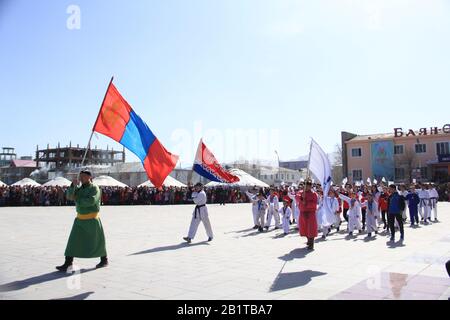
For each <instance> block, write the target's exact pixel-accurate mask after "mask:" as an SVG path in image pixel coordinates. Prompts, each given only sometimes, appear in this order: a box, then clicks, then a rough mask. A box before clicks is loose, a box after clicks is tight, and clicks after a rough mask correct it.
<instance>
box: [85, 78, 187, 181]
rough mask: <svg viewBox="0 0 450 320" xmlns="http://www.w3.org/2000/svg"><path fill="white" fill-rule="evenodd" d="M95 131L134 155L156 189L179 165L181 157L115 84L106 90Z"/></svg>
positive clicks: (111, 84)
mask: <svg viewBox="0 0 450 320" xmlns="http://www.w3.org/2000/svg"><path fill="white" fill-rule="evenodd" d="M93 131H96V132H99V133H101V134H104V135H105V136H108V137H110V138H112V139H114V140H115V141H117V142H119V143H120V144H122V145H123V146H124V147H125V148H127V149H128V150H130V151H131V152H133V153H134V154H135V155H136V156H137V157H138V158H139V159H140V160H141V162H142V164H143V165H144V169H145V171H146V172H147V176H148V178H149V179H150V181H151V182H152V183H153V185H154V186H155V187H157V188H159V187H161V186H162V184H163V181H164V179H165V178H166V177H167V176H168V175H169V173H170V172H171V171H172V170H173V169H174V168H175V166H176V164H177V161H178V156H177V155H174V154H172V153H170V152H169V151H167V150H166V148H164V146H163V145H162V144H161V142H159V140H158V139H157V138H156V137H155V135H154V134H153V132H152V131H151V130H150V129H149V127H148V126H147V124H146V123H145V122H144V121H143V120H142V119H141V118H140V117H139V116H138V115H137V114H136V112H134V110H133V109H132V108H131V106H130V105H129V104H128V102H127V101H126V100H125V99H124V98H123V97H122V95H121V94H120V93H119V91H118V90H117V89H116V87H115V86H114V84H113V83H112V82H111V83H110V84H109V87H108V90H107V91H106V95H105V98H104V100H103V104H102V106H101V108H100V112H99V114H98V116H97V120H96V121H95V124H94V128H93Z"/></svg>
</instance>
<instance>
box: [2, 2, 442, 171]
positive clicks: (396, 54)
mask: <svg viewBox="0 0 450 320" xmlns="http://www.w3.org/2000/svg"><path fill="white" fill-rule="evenodd" d="M69 5H77V6H78V7H79V8H80V12H81V15H80V29H75V30H71V29H68V28H67V25H66V22H67V19H68V18H69V16H70V14H68V13H67V12H66V10H67V8H68V6H69ZM449 39H450V2H449V1H433V0H423V1H414V0H411V1H398V0H397V1H395V0H390V1H356V0H347V1H344V0H342V1H337V0H335V1H331V0H330V1H284V0H277V1H275V0H271V1H268V0H215V1H210V0H203V1H199V0H180V1H175V0H169V1H167V0H164V1H162V0H159V1H137V0H136V1H100V0H97V1H93V0H89V1H77V0H72V1H51V0H47V1H43V0H42V1H31V0H29V1H25V0H14V1H8V0H3V1H2V0H0V40H1V50H0V70H1V71H0V93H1V98H2V104H1V109H0V111H1V113H0V116H1V126H0V145H5V146H6V145H8V146H13V147H16V149H17V152H18V153H19V155H31V154H33V152H34V150H35V148H36V145H37V144H38V145H40V146H46V144H47V143H50V145H52V146H53V145H56V144H57V142H58V141H59V142H61V144H62V145H66V144H68V143H69V141H72V143H73V144H77V143H78V144H80V145H83V144H86V143H87V139H88V137H89V134H90V130H91V128H92V125H93V122H94V121H95V117H96V115H97V112H98V110H99V107H100V103H101V100H102V98H103V95H104V91H105V89H106V86H107V83H108V81H109V79H110V77H111V75H114V76H115V80H114V83H115V84H116V86H117V88H118V89H119V90H120V91H121V93H122V94H123V96H124V97H125V98H126V99H127V100H128V102H129V103H130V104H131V105H132V106H133V108H134V109H135V111H136V112H137V113H138V114H139V115H140V116H141V117H142V118H143V119H144V120H145V121H146V122H147V124H148V125H149V127H150V128H151V129H152V130H153V132H154V133H155V135H156V136H157V137H158V138H159V139H160V140H161V141H162V143H163V144H164V145H165V146H166V147H167V149H169V150H170V151H173V152H174V153H179V154H180V156H181V161H182V162H183V163H189V162H191V161H192V159H193V156H194V152H195V150H196V147H197V143H198V139H199V138H200V136H204V137H205V141H206V142H207V143H208V145H209V146H210V147H211V149H212V151H213V152H214V153H216V156H217V157H218V159H219V161H230V160H233V159H243V158H265V159H271V160H276V155H275V153H274V149H277V150H278V153H279V155H280V157H281V159H291V158H296V157H298V156H301V155H304V154H307V153H308V143H309V137H314V139H315V140H316V141H317V142H318V143H319V144H320V145H321V146H322V147H323V148H324V149H325V150H326V151H328V152H331V151H333V149H334V146H335V145H336V144H337V143H339V142H340V132H341V130H346V131H351V132H355V133H360V134H368V133H379V132H391V131H392V128H394V127H404V128H419V127H422V126H427V127H429V126H435V125H436V126H442V125H444V124H445V123H448V122H449V119H448V118H446V116H445V115H447V116H448V107H449V104H450V90H449V83H450V59H449V58H448V57H450V41H448V40H449ZM242 130H244V134H243V135H242V134H241V133H242ZM246 130H247V131H246ZM245 132H247V133H248V132H253V133H256V139H253V138H248V139H247V138H246V137H247V136H248V135H246V134H245ZM233 137H234V138H233ZM236 137H237V138H236ZM239 137H241V138H239ZM93 144H94V145H97V146H99V147H106V145H109V146H113V147H114V148H120V145H119V144H117V143H115V142H114V141H112V140H111V139H109V138H107V137H105V136H102V135H98V138H94V140H93ZM127 156H128V160H130V161H135V160H136V159H137V158H136V157H135V156H133V155H132V154H130V153H128V154H127Z"/></svg>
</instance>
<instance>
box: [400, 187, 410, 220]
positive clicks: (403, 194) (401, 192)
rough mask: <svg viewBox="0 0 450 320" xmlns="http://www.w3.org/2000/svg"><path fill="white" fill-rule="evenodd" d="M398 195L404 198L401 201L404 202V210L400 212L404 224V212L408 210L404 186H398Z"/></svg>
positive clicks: (406, 193)
mask: <svg viewBox="0 0 450 320" xmlns="http://www.w3.org/2000/svg"><path fill="white" fill-rule="evenodd" d="M398 194H399V195H401V196H402V197H404V199H403V201H404V202H405V209H403V210H402V219H403V223H404V222H406V219H407V213H406V210H407V208H408V203H407V202H406V196H407V195H408V190H406V186H405V185H404V184H402V185H400V187H399V190H398Z"/></svg>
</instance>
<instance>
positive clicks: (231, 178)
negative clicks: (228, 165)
mask: <svg viewBox="0 0 450 320" xmlns="http://www.w3.org/2000/svg"><path fill="white" fill-rule="evenodd" d="M193 170H194V171H195V172H197V173H198V174H199V175H201V176H203V177H205V178H207V179H209V180H211V181H216V182H225V183H233V182H237V181H239V177H237V176H235V175H233V174H231V173H229V172H228V171H226V170H225V169H224V168H223V167H222V166H221V165H220V164H219V162H218V161H217V160H216V158H215V157H214V155H213V154H212V153H211V151H209V149H208V148H207V147H206V145H205V144H204V143H203V140H202V139H200V143H199V144H198V148H197V153H196V155H195V160H194V167H193Z"/></svg>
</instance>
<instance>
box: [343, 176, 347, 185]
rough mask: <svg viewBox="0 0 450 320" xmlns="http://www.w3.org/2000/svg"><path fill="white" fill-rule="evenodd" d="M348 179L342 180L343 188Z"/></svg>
mask: <svg viewBox="0 0 450 320" xmlns="http://www.w3.org/2000/svg"><path fill="white" fill-rule="evenodd" d="M347 182H348V179H347V177H345V178H344V179H342V186H343V187H345V185H346V184H347Z"/></svg>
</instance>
